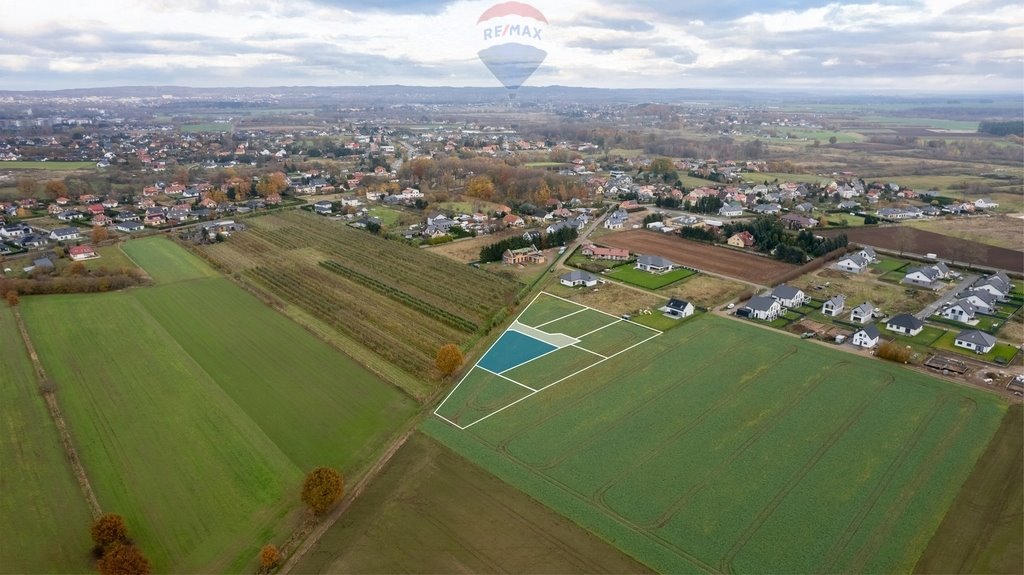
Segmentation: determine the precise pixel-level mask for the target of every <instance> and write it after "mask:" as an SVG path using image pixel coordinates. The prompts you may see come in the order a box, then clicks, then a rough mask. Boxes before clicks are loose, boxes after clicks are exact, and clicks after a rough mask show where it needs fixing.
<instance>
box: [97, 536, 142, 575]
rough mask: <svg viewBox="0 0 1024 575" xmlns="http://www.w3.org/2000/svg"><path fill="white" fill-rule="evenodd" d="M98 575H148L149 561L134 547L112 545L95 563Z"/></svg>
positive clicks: (121, 544)
mask: <svg viewBox="0 0 1024 575" xmlns="http://www.w3.org/2000/svg"><path fill="white" fill-rule="evenodd" d="M96 568H97V569H99V572H100V575H149V573H150V569H151V568H150V566H149V560H148V559H146V558H145V557H144V556H143V555H142V553H141V552H140V551H139V550H138V549H137V548H136V547H135V546H134V545H125V544H124V543H114V544H113V545H112V546H111V547H110V548H109V549H107V550H106V552H105V553H103V557H102V558H100V560H99V561H97V562H96Z"/></svg>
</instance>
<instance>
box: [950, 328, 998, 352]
mask: <svg viewBox="0 0 1024 575" xmlns="http://www.w3.org/2000/svg"><path fill="white" fill-rule="evenodd" d="M953 345H955V346H957V347H962V348H964V349H969V350H972V351H975V352H977V353H988V352H990V351H992V348H993V347H995V346H996V338H994V337H992V336H991V335H989V334H987V333H985V332H983V331H978V330H976V329H965V330H964V331H962V332H960V333H958V334H957V336H956V339H954V340H953Z"/></svg>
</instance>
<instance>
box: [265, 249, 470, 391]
mask: <svg viewBox="0 0 1024 575" xmlns="http://www.w3.org/2000/svg"><path fill="white" fill-rule="evenodd" d="M248 275H249V277H251V278H252V279H254V280H255V281H257V282H259V283H260V284H262V285H263V286H265V287H266V288H267V289H269V290H270V291H272V292H273V293H275V294H276V295H278V296H279V297H281V298H283V299H285V300H287V301H290V302H292V303H294V304H296V305H298V306H299V307H300V308H302V309H303V310H305V311H306V312H308V313H310V314H312V315H314V316H316V317H318V318H320V319H322V320H323V321H324V322H326V323H327V324H328V325H330V326H332V327H333V328H335V329H337V330H339V331H340V332H342V333H344V334H346V335H348V336H349V337H352V338H354V339H357V340H359V341H361V342H363V343H364V344H365V346H366V347H367V348H369V349H371V350H373V351H374V352H375V353H377V354H378V355H380V356H381V357H383V358H385V359H387V360H388V361H390V362H392V363H394V364H396V365H398V366H400V367H401V368H402V369H405V370H406V371H408V372H410V373H413V374H416V375H420V376H428V375H430V374H431V373H432V371H431V370H432V365H433V360H434V355H435V354H436V352H437V349H438V348H439V347H440V346H441V345H443V344H444V343H447V342H450V341H457V338H458V337H459V336H458V332H457V331H455V330H454V329H452V328H451V327H449V326H447V325H445V324H443V323H441V322H439V321H437V320H434V319H432V318H428V317H422V318H418V321H416V322H410V321H408V320H407V318H406V317H403V316H401V315H400V314H394V313H390V311H391V310H390V309H389V308H393V306H394V304H393V302H391V301H390V300H389V299H388V298H387V297H385V296H383V295H380V294H376V293H375V292H373V291H371V290H367V289H365V288H362V287H361V286H359V285H358V284H354V283H352V282H349V281H347V280H345V279H343V278H337V277H335V276H330V275H327V274H326V273H323V272H321V271H319V270H317V269H316V268H311V269H307V268H289V267H287V266H285V265H282V264H276V263H268V264H267V265H264V266H260V267H257V268H254V269H252V270H250V271H249V272H248Z"/></svg>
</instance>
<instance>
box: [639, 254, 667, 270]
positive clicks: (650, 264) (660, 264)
mask: <svg viewBox="0 0 1024 575" xmlns="http://www.w3.org/2000/svg"><path fill="white" fill-rule="evenodd" d="M675 267H676V264H674V263H672V262H670V261H669V260H667V259H665V258H663V257H661V256H640V257H638V258H637V259H636V269H638V270H642V271H645V272H650V273H652V274H663V273H667V272H670V271H672V270H673V269H675Z"/></svg>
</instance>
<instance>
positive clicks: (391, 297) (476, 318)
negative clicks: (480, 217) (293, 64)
mask: <svg viewBox="0 0 1024 575" xmlns="http://www.w3.org/2000/svg"><path fill="white" fill-rule="evenodd" d="M246 225H247V226H248V229H247V230H246V231H245V232H242V233H236V234H233V235H232V236H231V238H230V239H229V240H228V241H226V242H223V243H219V244H214V245H210V246H204V247H203V248H202V250H203V253H204V254H205V255H206V256H208V257H209V258H211V259H212V260H213V261H214V262H216V263H217V265H219V266H221V267H222V268H224V269H226V270H228V271H229V272H231V273H234V274H240V275H242V276H243V277H244V278H245V279H246V280H247V281H250V282H253V283H254V284H256V285H258V286H259V287H260V288H261V289H263V290H266V291H268V292H270V293H271V294H273V295H274V296H275V297H276V298H280V299H281V300H283V301H285V302H288V303H291V304H294V305H296V306H298V307H299V308H301V309H302V310H304V311H305V312H307V313H309V314H310V315H313V316H315V317H318V318H319V319H321V320H322V321H324V322H326V323H327V324H328V325H330V326H331V327H332V328H334V329H335V330H337V331H339V332H341V333H342V334H344V335H345V336H347V337H348V338H351V339H352V340H355V341H358V342H361V344H362V346H363V347H365V349H368V350H370V351H371V352H372V353H375V354H377V355H378V356H380V357H381V358H383V359H385V360H386V361H388V362H391V363H393V364H394V365H397V366H398V367H400V368H402V369H403V370H405V371H407V372H408V373H410V374H412V375H413V376H415V377H417V378H419V379H420V380H421V381H425V380H428V379H431V378H434V377H435V376H436V373H435V368H434V358H435V356H436V354H437V350H438V349H439V348H440V347H441V346H442V345H444V344H446V343H452V342H455V343H464V342H466V341H469V340H470V339H471V338H472V337H474V336H476V335H478V334H480V333H484V332H486V331H487V330H488V329H489V328H490V325H491V322H492V318H493V317H494V316H495V314H497V313H498V312H499V311H500V310H501V309H502V308H503V307H504V306H506V305H509V304H511V303H513V302H514V300H515V297H516V293H517V292H518V291H519V289H520V288H521V287H522V286H521V285H520V284H519V283H518V282H515V281H513V280H510V279H506V278H503V277H499V276H497V275H495V274H489V273H486V272H483V271H481V270H478V269H475V268H473V267H470V266H467V265H462V264H459V263H457V262H454V261H452V260H450V259H448V258H444V257H440V256H438V255H436V254H432V253H430V252H428V251H425V250H422V249H419V248H415V247H412V246H409V245H406V244H404V243H402V242H397V241H389V240H385V239H383V238H380V237H378V236H375V235H373V234H370V233H367V232H365V231H360V230H356V229H353V228H350V227H348V226H345V225H341V224H339V223H337V222H331V221H327V220H325V219H324V218H319V217H316V216H313V215H310V214H308V213H305V212H300V211H290V212H284V213H276V214H271V215H266V216H262V217H259V218H251V219H249V220H247V221H246ZM426 391H427V390H425V389H423V390H413V393H414V394H416V395H423V394H425V392H426Z"/></svg>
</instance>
